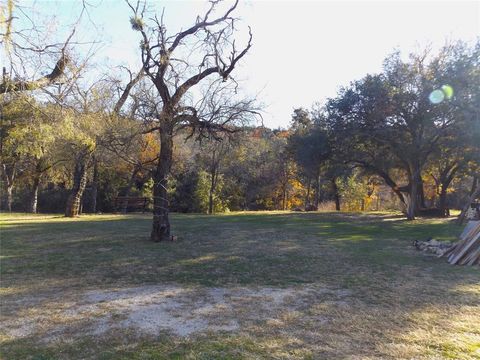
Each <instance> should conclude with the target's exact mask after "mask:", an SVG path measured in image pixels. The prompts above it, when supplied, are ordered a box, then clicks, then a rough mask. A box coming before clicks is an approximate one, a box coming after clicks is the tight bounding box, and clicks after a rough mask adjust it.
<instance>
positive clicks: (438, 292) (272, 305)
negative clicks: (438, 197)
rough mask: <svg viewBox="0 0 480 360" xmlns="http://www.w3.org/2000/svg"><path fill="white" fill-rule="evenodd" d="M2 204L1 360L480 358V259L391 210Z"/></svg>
mask: <svg viewBox="0 0 480 360" xmlns="http://www.w3.org/2000/svg"><path fill="white" fill-rule="evenodd" d="M150 222H151V220H150V217H149V216H141V215H130V216H121V215H95V216H87V215H86V216H82V217H80V218H78V219H66V218H63V217H61V216H54V215H50V216H42V215H38V216H35V215H25V214H12V215H7V214H2V215H0V226H1V241H2V243H1V286H2V287H1V291H0V295H1V299H2V300H1V301H2V303H1V330H0V340H1V350H0V351H1V358H2V359H37V360H39V359H263V358H269V359H323V358H325V359H337V358H338V359H480V271H479V269H478V268H466V267H456V266H450V265H448V264H447V263H446V261H445V260H444V259H439V258H436V257H434V256H428V255H425V254H423V253H419V252H417V251H415V250H414V249H413V247H412V246H411V243H412V241H413V240H415V239H421V240H423V239H426V238H428V237H434V238H435V239H438V240H452V241H453V240H455V237H456V236H458V234H459V233H460V232H461V228H459V227H457V226H456V225H454V224H453V223H452V222H451V221H449V220H417V221H414V222H406V221H404V220H403V219H402V218H401V217H400V216H398V215H395V214H387V213H378V214H371V215H362V214H353V213H343V214H342V213H338V214H335V213H289V212H283V213H282V212H264V213H233V214H226V215H218V216H207V215H175V214H174V215H173V216H172V226H173V230H174V233H175V235H177V236H178V241H176V242H169V243H158V244H154V243H151V242H149V241H148V235H149V229H150Z"/></svg>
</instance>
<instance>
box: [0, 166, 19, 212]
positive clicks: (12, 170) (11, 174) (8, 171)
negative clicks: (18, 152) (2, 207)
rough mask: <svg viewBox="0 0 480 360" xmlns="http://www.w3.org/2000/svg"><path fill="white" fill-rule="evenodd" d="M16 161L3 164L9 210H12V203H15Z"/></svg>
mask: <svg viewBox="0 0 480 360" xmlns="http://www.w3.org/2000/svg"><path fill="white" fill-rule="evenodd" d="M16 165H17V164H16V162H13V163H12V164H10V166H9V165H7V164H5V163H3V164H2V173H3V176H4V178H5V184H6V185H7V204H6V205H7V211H8V212H12V204H13V186H14V181H15V174H16V170H17V166H16Z"/></svg>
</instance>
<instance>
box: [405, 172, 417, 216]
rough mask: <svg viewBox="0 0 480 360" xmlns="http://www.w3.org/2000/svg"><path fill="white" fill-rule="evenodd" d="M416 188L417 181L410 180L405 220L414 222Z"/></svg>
mask: <svg viewBox="0 0 480 360" xmlns="http://www.w3.org/2000/svg"><path fill="white" fill-rule="evenodd" d="M417 186H418V184H417V180H416V179H415V178H412V180H411V182H410V189H409V190H410V191H409V193H408V205H407V220H415V214H416V212H417V200H418V196H417V195H418V192H417Z"/></svg>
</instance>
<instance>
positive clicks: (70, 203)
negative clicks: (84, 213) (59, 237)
mask: <svg viewBox="0 0 480 360" xmlns="http://www.w3.org/2000/svg"><path fill="white" fill-rule="evenodd" d="M89 157H90V155H86V156H82V158H81V159H80V160H77V163H76V164H75V170H74V173H73V188H72V191H71V192H70V195H69V196H68V199H67V206H66V208H65V216H66V217H75V216H78V214H79V213H80V203H81V201H82V196H83V192H84V190H85V185H86V183H87V165H88V158H89Z"/></svg>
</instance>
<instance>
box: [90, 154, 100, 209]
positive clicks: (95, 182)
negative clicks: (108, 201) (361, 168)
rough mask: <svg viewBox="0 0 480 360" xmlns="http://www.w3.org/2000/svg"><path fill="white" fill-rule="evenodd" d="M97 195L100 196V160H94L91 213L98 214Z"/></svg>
mask: <svg viewBox="0 0 480 360" xmlns="http://www.w3.org/2000/svg"><path fill="white" fill-rule="evenodd" d="M97 195H98V160H97V159H95V158H94V159H93V176H92V192H91V193H90V212H91V213H92V214H95V213H96V212H97Z"/></svg>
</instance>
